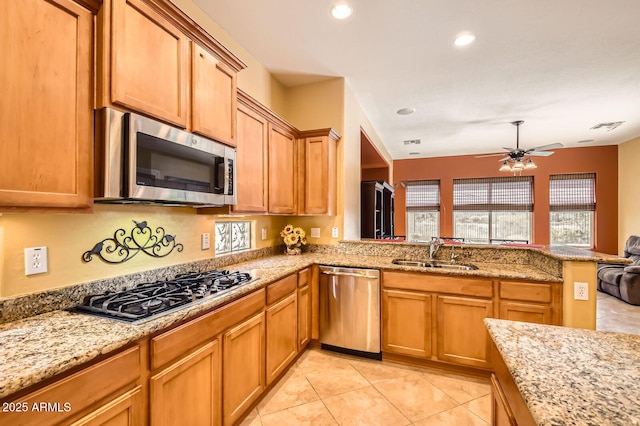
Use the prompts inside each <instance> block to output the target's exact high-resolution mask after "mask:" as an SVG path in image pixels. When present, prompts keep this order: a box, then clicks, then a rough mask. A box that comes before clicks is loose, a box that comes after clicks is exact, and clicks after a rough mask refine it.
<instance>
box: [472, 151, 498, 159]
mask: <svg viewBox="0 0 640 426" xmlns="http://www.w3.org/2000/svg"><path fill="white" fill-rule="evenodd" d="M498 155H504V153H503V152H500V153H497V154H485V155H476V156H475V157H474V158H486V157H497V156H498Z"/></svg>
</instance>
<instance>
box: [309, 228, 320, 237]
mask: <svg viewBox="0 0 640 426" xmlns="http://www.w3.org/2000/svg"><path fill="white" fill-rule="evenodd" d="M311 238H320V228H311Z"/></svg>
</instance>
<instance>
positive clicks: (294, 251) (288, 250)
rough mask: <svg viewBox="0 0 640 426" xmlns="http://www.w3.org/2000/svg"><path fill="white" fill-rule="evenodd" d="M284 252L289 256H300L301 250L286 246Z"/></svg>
mask: <svg viewBox="0 0 640 426" xmlns="http://www.w3.org/2000/svg"><path fill="white" fill-rule="evenodd" d="M284 252H285V253H286V254H290V255H296V254H302V250H301V249H300V247H296V246H292V247H288V246H287V248H286V249H285V251H284Z"/></svg>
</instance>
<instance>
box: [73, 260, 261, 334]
mask: <svg viewBox="0 0 640 426" xmlns="http://www.w3.org/2000/svg"><path fill="white" fill-rule="evenodd" d="M253 280H254V279H253V278H252V277H251V275H250V274H249V273H248V272H239V271H234V272H230V271H227V270H215V269H214V270H212V271H206V272H193V273H188V274H180V275H177V276H176V277H175V278H174V279H172V280H167V281H156V282H152V283H142V284H138V285H137V286H135V287H134V288H132V289H131V290H125V291H121V292H118V293H103V294H96V295H90V296H86V297H85V298H84V300H83V302H82V303H81V304H79V305H77V306H75V307H74V308H72V309H71V310H72V311H74V312H80V313H86V314H91V315H97V316H101V317H106V318H113V319H117V320H121V321H126V322H129V323H132V324H139V323H141V322H145V321H148V320H150V319H153V318H157V317H158V316H161V315H166V314H168V313H171V312H175V311H176V310H178V309H181V308H184V307H186V306H188V305H191V304H194V303H196V302H198V301H201V300H204V299H209V298H212V297H215V296H220V295H222V294H224V293H226V292H228V291H230V290H231V289H233V288H235V287H237V286H240V285H243V284H247V283H249V282H251V281H253Z"/></svg>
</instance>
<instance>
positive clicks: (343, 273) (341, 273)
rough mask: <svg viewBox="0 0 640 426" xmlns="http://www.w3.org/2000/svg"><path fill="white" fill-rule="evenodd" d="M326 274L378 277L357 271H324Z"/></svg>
mask: <svg viewBox="0 0 640 426" xmlns="http://www.w3.org/2000/svg"><path fill="white" fill-rule="evenodd" d="M322 273H323V274H325V275H340V276H344V277H357V278H377V277H374V276H371V275H367V274H358V273H356V272H334V271H322Z"/></svg>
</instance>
